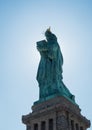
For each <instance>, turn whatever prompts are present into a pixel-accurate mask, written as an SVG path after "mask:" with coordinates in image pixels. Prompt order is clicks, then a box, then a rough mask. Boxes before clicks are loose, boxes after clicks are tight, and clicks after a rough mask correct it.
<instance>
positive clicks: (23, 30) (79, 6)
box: [0, 0, 92, 130]
mask: <svg viewBox="0 0 92 130" xmlns="http://www.w3.org/2000/svg"><path fill="white" fill-rule="evenodd" d="M49 26H51V30H52V32H53V33H55V34H56V36H57V37H58V42H59V44H60V47H61V50H62V53H63V57H64V65H63V80H64V83H65V84H66V86H67V87H68V88H69V90H70V91H71V93H72V94H74V95H75V99H76V102H77V103H78V104H79V106H80V108H81V109H82V114H83V115H84V116H86V117H87V118H88V119H90V120H91V121H92V101H91V100H92V0H0V80H1V81H0V130H26V128H25V125H24V124H22V123H21V116H22V115H25V114H28V113H29V112H31V106H32V104H33V102H34V101H36V100H38V96H39V89H38V83H37V81H36V73H37V68H38V64H39V60H40V56H39V53H38V52H37V50H36V42H37V41H39V40H42V39H44V38H45V37H44V32H45V30H46V29H47V28H48V27H49ZM91 129H92V128H90V129H89V130H91Z"/></svg>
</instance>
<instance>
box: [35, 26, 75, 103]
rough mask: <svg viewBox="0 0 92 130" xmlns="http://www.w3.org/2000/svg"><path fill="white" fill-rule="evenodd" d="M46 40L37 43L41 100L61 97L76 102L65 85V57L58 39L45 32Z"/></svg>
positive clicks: (47, 31)
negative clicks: (39, 56) (63, 75)
mask: <svg viewBox="0 0 92 130" xmlns="http://www.w3.org/2000/svg"><path fill="white" fill-rule="evenodd" d="M45 37H46V40H42V41H39V42H37V50H38V51H39V53H40V55H41V59H40V63H39V67H38V72H37V81H38V83H39V89H40V96H39V98H40V100H46V98H50V97H52V96H56V95H61V96H65V97H66V98H68V99H70V100H72V101H73V102H75V100H74V96H73V95H72V94H71V93H70V91H69V90H68V88H67V87H66V86H65V85H64V83H63V81H62V79H63V77H62V72H63V71H62V66H63V56H62V53H61V50H60V47H59V44H58V42H57V37H56V36H55V34H53V33H52V32H51V31H50V28H49V29H47V30H46V32H45Z"/></svg>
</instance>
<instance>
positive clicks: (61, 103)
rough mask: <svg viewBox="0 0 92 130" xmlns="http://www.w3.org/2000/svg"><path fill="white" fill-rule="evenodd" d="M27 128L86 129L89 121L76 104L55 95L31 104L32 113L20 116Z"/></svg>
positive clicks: (48, 129) (50, 129)
mask: <svg viewBox="0 0 92 130" xmlns="http://www.w3.org/2000/svg"><path fill="white" fill-rule="evenodd" d="M22 122H23V123H24V124H25V125H26V128H27V130H87V128H89V127H90V121H89V120H88V119H86V118H85V117H84V116H82V115H81V110H80V108H79V106H78V105H77V104H73V103H72V102H70V101H69V100H68V99H66V98H65V97H63V96H57V97H54V98H52V99H49V100H47V101H44V102H41V103H38V104H35V105H33V106H32V113H29V114H28V115H24V116H22Z"/></svg>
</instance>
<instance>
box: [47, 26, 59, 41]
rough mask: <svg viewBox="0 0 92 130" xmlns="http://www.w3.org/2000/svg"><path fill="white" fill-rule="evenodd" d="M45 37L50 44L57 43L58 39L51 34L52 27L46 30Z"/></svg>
mask: <svg viewBox="0 0 92 130" xmlns="http://www.w3.org/2000/svg"><path fill="white" fill-rule="evenodd" d="M45 36H46V39H47V41H48V42H50V41H52V40H53V41H57V37H56V36H55V35H54V34H53V33H52V32H51V30H50V27H49V28H48V29H47V30H46V32H45Z"/></svg>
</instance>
